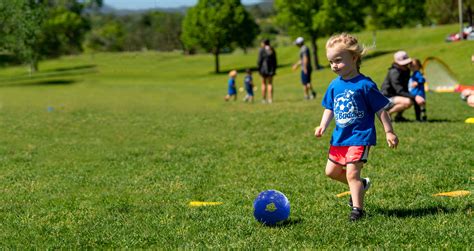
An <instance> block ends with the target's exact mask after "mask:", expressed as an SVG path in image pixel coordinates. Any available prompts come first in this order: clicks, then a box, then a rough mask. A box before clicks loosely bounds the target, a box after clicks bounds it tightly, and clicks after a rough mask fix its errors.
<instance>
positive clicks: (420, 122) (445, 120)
mask: <svg viewBox="0 0 474 251" xmlns="http://www.w3.org/2000/svg"><path fill="white" fill-rule="evenodd" d="M463 121H464V120H462V119H459V120H450V119H428V120H427V121H417V120H410V119H406V120H404V121H396V120H393V123H419V124H420V125H422V124H425V123H459V122H463Z"/></svg>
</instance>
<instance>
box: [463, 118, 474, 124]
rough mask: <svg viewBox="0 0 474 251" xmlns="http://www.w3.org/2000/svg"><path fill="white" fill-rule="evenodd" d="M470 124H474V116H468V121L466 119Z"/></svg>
mask: <svg viewBox="0 0 474 251" xmlns="http://www.w3.org/2000/svg"><path fill="white" fill-rule="evenodd" d="M464 122H466V123H469V124H474V118H467V119H466V121H464Z"/></svg>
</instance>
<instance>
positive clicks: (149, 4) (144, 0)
mask: <svg viewBox="0 0 474 251" xmlns="http://www.w3.org/2000/svg"><path fill="white" fill-rule="evenodd" d="M241 1H242V4H254V3H259V2H262V0H241ZM197 2H198V0H133V1H131V0H104V3H105V4H106V5H109V6H112V7H114V8H116V9H129V10H139V9H149V8H174V7H181V6H193V5H195V4H196V3H197Z"/></svg>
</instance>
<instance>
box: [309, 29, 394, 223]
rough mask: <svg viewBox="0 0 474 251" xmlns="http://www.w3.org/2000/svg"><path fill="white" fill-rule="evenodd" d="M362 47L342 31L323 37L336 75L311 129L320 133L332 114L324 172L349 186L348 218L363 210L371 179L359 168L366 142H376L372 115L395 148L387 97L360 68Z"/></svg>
mask: <svg viewBox="0 0 474 251" xmlns="http://www.w3.org/2000/svg"><path fill="white" fill-rule="evenodd" d="M365 51H366V49H365V48H363V46H361V45H359V43H358V41H357V39H356V38H355V37H354V36H352V35H350V34H347V33H342V34H338V35H334V36H332V37H331V38H329V40H328V41H327V43H326V56H327V58H328V60H329V63H330V66H331V70H332V71H333V72H334V73H336V74H337V75H338V77H337V78H335V79H334V80H333V81H332V82H331V83H330V85H329V87H328V89H327V90H326V94H325V95H324V98H323V102H322V105H323V107H324V108H325V110H324V112H323V116H322V119H321V123H320V125H319V126H318V127H316V129H315V133H314V134H315V136H316V137H321V136H322V135H323V134H324V132H325V131H326V129H327V127H328V126H329V123H330V122H331V120H332V118H334V119H335V122H336V127H335V129H334V131H333V134H332V137H331V141H330V143H331V145H330V148H329V156H328V162H327V164H326V175H327V176H329V177H330V178H331V179H334V180H336V181H339V182H342V183H344V184H348V185H349V190H350V193H351V198H350V200H349V205H350V206H351V213H350V215H349V220H350V221H356V220H359V219H361V218H362V217H363V216H364V215H365V212H364V209H363V208H364V193H365V191H366V190H367V189H368V188H369V186H370V180H369V179H368V178H361V171H362V167H363V165H364V163H365V162H367V157H368V153H369V148H370V146H375V143H376V135H375V133H376V131H375V123H374V120H375V115H377V117H378V118H379V120H380V121H381V122H382V124H383V128H384V131H385V136H386V139H387V143H388V146H389V147H391V148H395V147H396V146H397V145H398V137H397V135H396V134H395V132H394V131H393V127H392V123H391V121H390V116H389V115H388V113H387V112H386V111H385V108H386V107H388V105H389V100H388V99H387V98H385V97H384V96H383V95H382V93H381V92H380V91H379V90H378V88H377V85H376V84H375V83H374V82H373V81H372V80H371V79H370V78H369V77H366V76H364V75H362V74H361V73H360V72H359V69H360V64H361V57H362V55H363V54H365ZM344 167H345V169H344Z"/></svg>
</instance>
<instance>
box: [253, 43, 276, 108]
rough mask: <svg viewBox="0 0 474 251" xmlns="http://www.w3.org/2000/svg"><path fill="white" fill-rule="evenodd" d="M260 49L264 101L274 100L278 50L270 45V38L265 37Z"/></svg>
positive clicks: (259, 66)
mask: <svg viewBox="0 0 474 251" xmlns="http://www.w3.org/2000/svg"><path fill="white" fill-rule="evenodd" d="M260 47H261V48H260V50H259V51H258V62H257V67H258V72H259V73H260V76H262V103H269V104H271V103H272V102H273V76H275V74H276V68H277V59H276V51H275V49H274V48H273V47H272V46H271V45H270V40H268V39H265V40H263V41H262V42H261V44H260Z"/></svg>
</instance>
